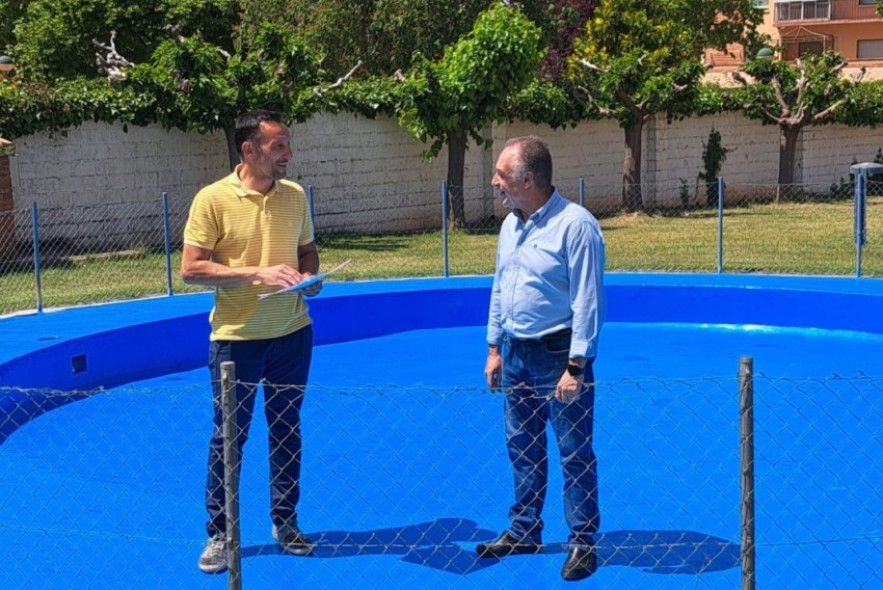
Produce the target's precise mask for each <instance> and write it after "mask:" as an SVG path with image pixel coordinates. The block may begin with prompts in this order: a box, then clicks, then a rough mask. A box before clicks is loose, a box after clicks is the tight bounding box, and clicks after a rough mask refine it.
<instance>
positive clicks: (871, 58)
mask: <svg viewBox="0 0 883 590" xmlns="http://www.w3.org/2000/svg"><path fill="white" fill-rule="evenodd" d="M754 3H755V6H757V7H758V8H760V9H762V10H763V11H764V19H763V25H762V26H761V32H763V33H766V34H767V35H769V36H770V38H771V39H772V41H771V45H775V46H778V47H779V48H780V49H781V52H780V54H779V56H780V57H781V59H785V60H788V61H793V60H795V59H797V58H798V57H800V56H801V55H805V54H807V53H822V52H824V51H836V52H837V53H839V54H840V55H842V56H843V57H844V58H846V60H847V61H848V62H849V68H848V70H855V69H858V68H860V67H865V68H866V70H867V72H866V75H865V79H866V80H870V79H883V17H881V16H880V15H879V14H878V13H877V6H876V2H875V0H755V2H754ZM748 57H751V56H746V55H745V50H744V48H742V47H741V46H739V45H734V46H732V47H729V48H728V50H727V51H725V52H724V51H713V50H709V51H708V52H706V63H708V64H709V65H710V66H712V71H718V72H721V71H727V70H733V69H736V68H738V67H739V66H740V65H741V64H743V63H745V59H746V58H748Z"/></svg>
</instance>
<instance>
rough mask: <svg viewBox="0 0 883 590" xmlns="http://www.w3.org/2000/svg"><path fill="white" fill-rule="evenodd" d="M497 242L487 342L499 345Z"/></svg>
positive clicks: (501, 326) (500, 319)
mask: <svg viewBox="0 0 883 590" xmlns="http://www.w3.org/2000/svg"><path fill="white" fill-rule="evenodd" d="M500 241H502V240H498V243H497V255H496V263H495V265H494V268H495V270H494V284H493V286H492V287H491V303H490V310H489V311H488V321H487V343H488V344H492V345H494V346H499V345H500V344H501V343H502V342H503V325H502V316H501V311H500V244H499V242H500Z"/></svg>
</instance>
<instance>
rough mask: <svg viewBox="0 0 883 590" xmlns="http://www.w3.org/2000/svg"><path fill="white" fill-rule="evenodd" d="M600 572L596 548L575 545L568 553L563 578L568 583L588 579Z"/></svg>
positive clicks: (562, 570) (562, 572) (562, 569)
mask: <svg viewBox="0 0 883 590" xmlns="http://www.w3.org/2000/svg"><path fill="white" fill-rule="evenodd" d="M596 571H598V558H597V556H596V555H595V548H594V547H589V546H587V545H574V546H573V547H571V548H570V551H569V552H568V553H567V559H566V560H565V561H564V567H563V568H561V577H562V578H564V579H565V580H568V581H571V582H573V581H576V580H582V579H585V578H588V577H589V576H591V575H592V574H594V573H595V572H596Z"/></svg>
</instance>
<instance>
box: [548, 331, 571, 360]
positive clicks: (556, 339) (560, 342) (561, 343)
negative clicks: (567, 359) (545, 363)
mask: <svg viewBox="0 0 883 590" xmlns="http://www.w3.org/2000/svg"><path fill="white" fill-rule="evenodd" d="M570 334H571V332H570V330H563V331H561V332H557V333H555V334H550V335H549V336H545V337H544V338H542V340H541V341H542V343H543V349H544V350H545V351H546V353H548V354H550V355H553V356H559V355H566V354H568V353H569V352H570Z"/></svg>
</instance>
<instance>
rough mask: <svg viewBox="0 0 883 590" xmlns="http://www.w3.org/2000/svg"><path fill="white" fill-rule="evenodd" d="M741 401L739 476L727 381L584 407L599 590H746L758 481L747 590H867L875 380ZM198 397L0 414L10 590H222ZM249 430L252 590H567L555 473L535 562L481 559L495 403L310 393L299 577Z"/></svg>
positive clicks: (383, 390) (69, 404) (879, 579)
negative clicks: (276, 525)
mask: <svg viewBox="0 0 883 590" xmlns="http://www.w3.org/2000/svg"><path fill="white" fill-rule="evenodd" d="M201 377H202V374H201V373H200V378H201ZM232 383H233V384H237V382H235V381H233V382H232ZM238 385H240V386H241V387H243V388H245V389H246V390H250V391H255V392H256V391H257V386H255V385H254V384H242V383H239V384H238ZM752 386H753V405H752V406H751V409H752V412H753V421H752V424H753V427H754V433H753V441H754V447H753V449H754V450H753V461H752V462H751V464H750V465H749V466H746V465H745V464H744V462H740V456H741V457H745V454H744V451H743V443H744V441H745V432H744V428H743V429H741V430H740V422H742V419H743V417H744V408H740V403H741V402H740V394H741V393H743V391H744V382H740V380H739V379H738V378H736V377H735V376H734V377H732V378H693V379H681V380H655V379H642V380H621V381H615V382H599V383H597V384H596V397H595V399H596V403H595V443H594V446H595V452H596V455H597V457H598V461H599V466H600V467H599V471H600V478H599V495H600V504H601V513H602V519H601V530H600V532H599V533H598V535H597V536H596V552H597V556H598V560H599V563H600V566H601V569H600V570H599V572H598V573H597V574H595V575H596V576H597V578H598V580H599V583H602V582H603V583H604V586H605V587H611V588H622V589H628V588H640V589H642V590H646V589H655V588H659V589H664V588H685V587H689V588H737V587H740V584H741V580H742V578H743V576H744V575H745V573H746V572H745V571H744V564H745V561H744V558H745V551H746V545H745V544H744V543H743V542H742V541H743V539H744V536H743V534H744V533H743V527H744V525H745V518H744V517H743V514H744V512H743V505H744V493H743V492H744V482H743V479H744V477H743V476H744V473H745V471H746V467H750V469H751V471H753V483H754V486H755V487H754V504H755V511H754V514H753V527H754V529H753V530H754V532H755V535H754V537H753V538H754V539H755V544H754V552H755V554H756V559H755V561H754V563H755V568H756V569H755V571H754V575H755V576H756V579H757V583H758V586H757V587H758V588H778V589H790V588H794V589H797V588H800V589H805V588H837V589H845V588H849V589H856V590H860V589H872V588H879V587H881V584H883V574H881V571H883V568H881V565H883V557H881V555H883V552H881V551H880V548H881V542H883V534H881V531H880V523H881V522H883V520H881V517H883V508H881V506H883V504H881V502H880V499H879V497H878V496H879V494H878V493H877V492H878V490H879V489H880V485H881V483H883V464H881V463H880V461H879V457H880V456H881V455H883V441H881V439H880V437H879V432H880V429H881V426H883V411H881V407H883V405H881V403H880V402H881V395H883V378H872V377H867V378H866V377H857V378H849V379H846V378H827V379H780V378H768V377H764V376H762V375H758V376H755V377H754V379H753V381H752ZM210 389H211V388H210V384H209V383H208V382H206V383H200V384H198V385H197V384H194V383H188V382H187V381H186V380H183V381H181V380H178V379H177V378H176V377H175V376H170V377H166V378H163V379H162V380H151V381H145V382H140V383H138V384H134V385H129V386H125V387H120V388H116V389H112V390H108V391H104V390H101V391H89V392H57V391H47V390H39V391H37V390H9V389H7V390H0V393H2V394H4V396H5V399H6V400H10V399H17V400H19V401H20V403H21V405H20V406H19V408H25V407H27V411H18V410H17V408H16V407H10V406H9V405H8V404H7V405H6V406H4V407H5V409H6V411H5V413H4V414H3V422H2V424H0V432H3V437H4V440H3V443H2V444H0V458H2V462H3V465H4V468H3V470H2V476H0V487H2V490H0V497H2V498H3V500H2V505H3V514H4V518H3V522H2V525H0V536H2V543H3V547H4V554H5V555H6V560H5V565H4V567H3V568H2V569H0V581H2V585H3V587H4V588H21V589H23V590H24V589H43V588H53V589H59V588H84V587H94V588H110V587H114V588H123V587H124V588H196V587H200V588H202V587H207V588H211V587H219V588H220V587H227V583H228V581H229V580H228V578H227V576H226V575H222V576H205V575H204V574H203V573H201V572H200V571H199V569H198V568H197V558H198V556H199V554H200V552H201V551H202V549H203V545H204V543H205V540H206V534H205V533H204V530H205V525H204V523H205V520H206V514H205V509H204V502H203V495H204V488H205V481H206V480H205V474H206V457H207V446H208V445H207V443H208V435H209V430H210V428H211V423H212V412H213V408H212V404H211V401H210V400H211V398H212V394H211V391H210ZM741 397H742V399H744V395H742V396H741ZM73 402H75V403H73ZM258 403H259V404H260V403H261V402H260V401H259V402H258ZM50 408H51V409H52V411H50V412H46V413H43V414H41V415H38V416H36V417H34V415H35V414H40V410H41V409H50ZM259 408H260V406H257V407H256V412H255V416H256V417H255V419H254V421H253V422H252V424H251V430H250V432H249V442H248V444H247V445H246V446H245V447H244V448H243V449H242V450H243V454H242V463H241V464H240V466H239V469H238V476H239V480H240V486H239V489H238V491H236V492H235V493H236V497H237V499H238V501H239V516H240V521H239V522H240V542H241V564H242V570H241V572H240V576H241V580H242V586H243V587H244V588H278V587H281V586H283V585H287V584H298V585H299V586H301V587H308V588H384V589H386V588H439V587H446V588H490V587H522V586H535V587H555V584H558V583H561V582H560V578H559V573H558V571H559V569H560V567H561V563H562V561H563V559H564V556H565V551H566V543H567V535H568V532H569V531H568V529H567V525H566V524H565V518H564V514H563V509H562V507H561V501H560V498H561V490H562V482H561V475H560V469H559V468H558V466H557V458H556V457H555V451H554V450H552V451H551V452H552V456H551V461H550V468H549V490H548V494H547V495H548V498H547V502H546V508H545V511H544V513H543V516H544V520H545V522H546V528H545V531H544V535H543V540H544V549H543V552H542V553H541V554H538V555H527V556H517V557H512V558H506V559H504V560H500V561H498V560H492V559H490V560H489V559H481V558H479V557H478V556H477V555H476V554H475V546H476V544H477V543H479V542H482V541H488V540H491V539H493V538H494V537H495V536H496V535H497V534H498V533H499V532H500V531H501V530H502V528H501V527H505V526H506V524H507V519H506V511H507V509H508V506H509V503H510V502H511V498H512V494H513V490H512V472H511V465H510V463H509V459H508V458H507V456H506V451H505V444H504V437H503V423H502V422H503V416H502V394H501V393H498V392H492V391H487V390H481V389H469V388H445V387H423V386H413V387H403V386H395V385H389V386H384V387H358V388H354V387H337V386H335V385H334V384H333V383H325V384H310V386H309V387H308V388H307V391H306V396H305V400H304V405H303V407H302V410H301V412H300V418H301V422H302V436H303V455H302V470H301V472H302V475H301V477H300V484H301V486H300V487H301V495H300V501H299V503H298V514H299V520H300V526H301V528H302V530H303V532H304V533H305V534H306V535H307V536H308V537H309V539H310V540H311V541H312V543H313V548H312V552H311V555H309V556H305V557H296V556H291V555H287V554H285V552H284V551H283V550H282V549H281V548H280V546H279V545H278V543H276V541H274V540H273V538H272V535H271V522H270V518H269V516H268V506H269V503H268V481H269V469H268V460H267V444H268V443H267V441H268V438H269V437H270V436H272V435H271V434H270V430H269V428H268V426H267V423H266V420H264V419H263V417H262V411H260V410H259ZM257 416H261V418H258V417H257ZM270 419H271V420H272V417H271V418H270ZM234 432H235V431H234ZM552 448H553V449H554V447H552ZM749 456H751V455H749ZM743 587H745V586H743Z"/></svg>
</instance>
